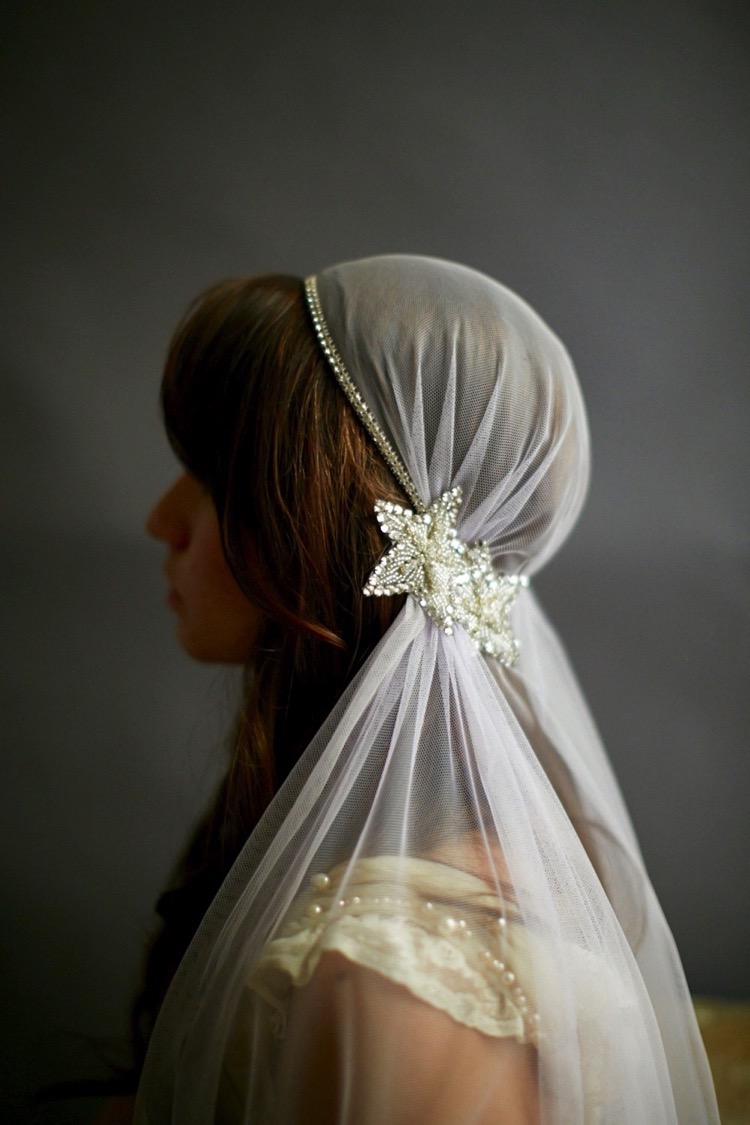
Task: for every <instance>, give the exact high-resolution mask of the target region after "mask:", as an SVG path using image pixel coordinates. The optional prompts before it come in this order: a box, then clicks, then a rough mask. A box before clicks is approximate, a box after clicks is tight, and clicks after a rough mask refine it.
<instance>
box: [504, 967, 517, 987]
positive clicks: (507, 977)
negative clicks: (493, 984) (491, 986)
mask: <svg viewBox="0 0 750 1125" xmlns="http://www.w3.org/2000/svg"><path fill="white" fill-rule="evenodd" d="M515 979H516V974H515V973H512V972H511V971H510V969H508V970H507V971H506V972H504V973H503V980H504V981H505V983H506V984H513V982H514V981H515Z"/></svg>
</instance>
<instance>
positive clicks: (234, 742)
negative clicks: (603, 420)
mask: <svg viewBox="0 0 750 1125" xmlns="http://www.w3.org/2000/svg"><path fill="white" fill-rule="evenodd" d="M162 407H163V413H164V419H165V424H166V429H167V434H168V437H169V440H170V442H171V444H172V447H173V449H174V450H175V452H176V454H177V456H178V458H179V459H180V462H181V464H182V466H183V471H182V472H181V474H180V475H179V477H178V478H177V480H176V481H175V483H174V484H173V485H172V486H171V487H170V488H169V489H168V491H167V492H166V493H165V494H164V495H163V496H162V498H161V499H160V500H159V501H158V502H157V504H156V505H155V507H154V509H153V511H152V512H151V515H150V516H149V519H148V530H149V531H150V533H151V534H152V535H154V536H155V537H156V538H157V539H158V540H160V541H162V542H163V543H164V544H165V546H166V558H165V573H166V577H167V582H168V600H169V603H170V606H171V608H172V610H173V611H174V614H175V620H176V629H177V638H178V640H179V642H180V643H181V644H182V646H183V647H184V649H185V650H186V651H187V652H188V653H189V654H190V655H191V656H193V657H195V658H196V659H198V660H205V661H216V662H221V663H230V664H239V665H242V666H243V667H244V689H243V698H242V704H241V707H240V709H239V712H238V715H237V717H236V721H235V725H234V728H233V731H232V735H231V754H230V760H229V763H228V768H227V772H226V776H225V777H224V780H223V782H222V784H221V786H220V788H219V791H218V793H217V794H216V799H215V801H214V803H213V805H212V807H211V808H210V809H209V810H208V812H207V815H206V817H205V818H204V820H203V821H202V822H201V824H200V825H199V826H198V828H197V830H196V831H195V834H194V836H193V838H192V839H191V841H190V843H189V846H188V848H187V850H186V852H185V855H184V856H183V859H182V861H181V864H180V866H179V869H178V871H177V872H176V875H175V879H174V881H173V883H172V884H171V885H170V887H169V888H167V889H166V890H165V892H164V894H163V895H162V897H161V899H160V901H159V906H158V910H159V914H160V916H161V921H160V928H159V929H158V930H157V932H156V934H155V937H154V939H153V942H152V944H151V946H150V949H149V951H148V955H147V959H146V964H145V974H144V981H143V987H142V990H141V993H140V995H139V998H138V1001H137V1003H136V1007H135V1012H134V1027H135V1037H136V1042H137V1045H138V1053H139V1057H138V1071H139V1074H140V1081H139V1087H138V1095H137V1101H136V1108H135V1120H136V1122H139V1123H144V1125H145V1123H149V1125H154V1123H161V1122H167V1121H173V1122H176V1123H179V1125H183V1123H184V1125H190V1123H196V1125H205V1123H207V1122H212V1121H216V1122H222V1123H226V1125H235V1123H240V1122H263V1123H265V1122H269V1123H271V1122H273V1123H288V1125H291V1123H296V1122H318V1123H321V1125H322V1123H334V1122H338V1123H350V1125H380V1123H389V1125H392V1123H395V1125H400V1123H403V1125H406V1123H409V1125H422V1123H425V1125H426V1123H430V1125H450V1123H461V1125H469V1123H476V1125H489V1123H490V1122H499V1123H503V1125H514V1123H533V1122H544V1123H545V1125H546V1123H554V1125H562V1123H565V1125H569V1123H576V1122H585V1123H594V1122H596V1123H599V1122H618V1123H626V1122H627V1123H641V1122H643V1123H646V1122H648V1123H649V1125H652V1123H653V1125H656V1123H661V1122H665V1123H666V1122H678V1121H679V1122H680V1123H686V1122H695V1123H696V1125H698V1123H701V1125H704V1123H706V1122H710V1121H718V1114H717V1111H716V1103H715V1099H714V1095H713V1088H712V1084H711V1078H710V1073H709V1070H708V1066H707V1063H706V1059H705V1055H704V1052H703V1048H702V1045H701V1041H700V1037H699V1034H698V1030H697V1027H696V1024H695V1020H694V1016H693V1013H692V1006H691V1002H690V996H689V993H688V989H687V985H686V983H685V978H684V974H683V971H682V966H681V964H680V960H679V956H678V954H677V952H676V950H675V947H674V943H673V941H672V938H671V935H670V932H669V929H668V927H667V924H666V922H665V920H664V918H663V915H662V913H661V910H660V908H659V904H658V902H657V900H656V897H655V894H654V892H653V889H652V887H651V884H650V882H649V880H648V876H647V874H646V872H645V869H644V866H643V861H642V859H641V856H640V852H639V850H638V846H637V843H636V840H635V836H634V833H633V830H632V827H631V824H630V821H629V818H628V815H627V812H626V809H625V807H624V804H623V801H622V798H621V796H620V793H619V790H618V787H617V784H616V781H615V779H614V777H613V774H612V772H611V769H610V766H609V764H608V760H607V758H606V754H605V752H604V750H603V748H602V746H601V743H600V740H599V737H598V734H597V732H596V729H595V727H594V724H593V722H592V720H591V717H590V715H589V712H588V709H587V707H586V704H585V702H584V700H583V698H582V696H581V694H580V691H579V689H578V687H577V684H576V681H575V678H574V676H573V673H572V671H571V669H570V667H569V664H568V662H567V659H566V657H565V654H564V651H563V648H562V646H561V644H560V642H559V640H558V638H557V637H556V635H555V633H554V632H553V630H552V629H551V627H550V625H549V623H548V621H547V619H546V617H545V615H544V612H543V610H542V609H541V607H540V606H539V604H538V603H537V601H536V600H535V597H534V593H533V576H534V574H535V573H536V572H537V571H538V570H539V569H540V567H542V566H543V565H544V564H545V563H546V562H547V561H548V560H549V559H550V558H551V557H552V556H553V555H554V553H555V551H556V550H557V549H558V547H559V546H560V544H561V543H562V542H563V541H564V539H565V538H566V537H567V535H568V533H569V532H570V530H571V528H572V526H573V524H574V523H575V520H576V519H577V516H578V514H579V512H580V509H581V507H582V504H583V501H584V498H585V493H586V488H587V482H588V472H589V442H588V429H587V422H586V416H585V409H584V405H583V401H582V397H581V393H580V389H579V386H578V382H577V379H576V376H575V371H574V369H573V366H572V363H571V361H570V359H569V357H568V355H567V353H566V351H565V349H564V347H563V346H562V344H561V343H560V342H559V340H558V339H557V338H556V337H555V336H554V334H553V333H552V332H551V331H550V329H549V328H548V327H547V326H546V325H545V324H544V322H543V321H542V320H541V319H540V318H539V317H538V316H537V314H536V313H535V312H534V311H533V310H532V309H531V308H529V306H528V305H526V304H525V303H524V302H523V301H522V300H520V299H519V298H518V297H516V296H515V295H514V294H513V293H511V292H510V291H509V290H507V289H506V288H504V287H503V286H501V285H500V284H498V283H497V282H495V281H493V280H491V279H489V278H487V277H485V276H483V275H481V274H479V273H476V272H475V271H472V270H470V269H467V268H465V267H463V266H458V265H454V264H452V263H447V262H442V261H437V260H433V259H428V258H420V257H408V256H387V257H380V258H371V259H366V260H362V261H356V262H349V263H345V264H342V265H339V266H334V267H332V268H330V269H326V270H324V271H323V272H322V273H320V274H318V275H317V276H316V277H314V278H308V279H307V281H306V282H303V281H302V280H300V279H296V278H290V277H286V276H279V275H268V276H260V277H255V278H252V277H251V278H241V279H236V280H232V281H227V282H225V283H222V284H220V285H218V286H216V287H214V288H213V289H210V290H208V291H207V292H206V293H204V294H203V295H202V296H201V297H199V298H198V299H197V300H196V301H195V302H194V303H193V305H192V306H191V307H190V308H189V310H188V312H187V313H186V315H185V317H184V319H183V321H182V322H181V324H180V325H179V327H178V329H177V331H176V333H175V336H174V338H173V340H172V343H171V346H170V349H169V355H168V359H167V363H166V368H165V373H164V377H163V382H162Z"/></svg>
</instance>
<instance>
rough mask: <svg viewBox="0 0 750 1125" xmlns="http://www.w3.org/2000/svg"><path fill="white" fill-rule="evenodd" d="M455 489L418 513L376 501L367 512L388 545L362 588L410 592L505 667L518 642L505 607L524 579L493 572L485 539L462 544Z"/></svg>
mask: <svg viewBox="0 0 750 1125" xmlns="http://www.w3.org/2000/svg"><path fill="white" fill-rule="evenodd" d="M460 506H461V489H460V488H458V487H456V488H453V489H451V490H450V492H444V493H443V495H442V496H441V497H440V499H439V500H435V501H434V503H432V504H431V505H430V506H429V508H427V510H426V511H425V512H424V513H419V512H414V511H412V510H411V509H410V508H404V507H402V506H401V505H400V504H393V503H390V502H389V501H378V503H377V504H376V505H375V514H376V516H377V519H378V523H379V524H380V529H381V531H382V532H383V533H384V534H385V535H387V536H388V538H389V539H390V540H391V544H392V546H391V547H390V548H389V549H388V551H387V552H386V554H385V555H383V557H382V558H381V560H380V562H378V563H377V565H376V566H375V568H374V570H373V571H372V573H371V574H370V576H369V578H368V580H367V584H366V586H365V588H364V593H365V594H367V595H376V596H382V595H387V594H412V595H413V596H414V597H415V598H416V599H417V601H418V602H419V604H420V605H421V606H422V608H423V609H424V610H425V612H426V613H428V614H429V616H430V617H431V618H432V620H433V621H434V622H435V623H436V624H437V625H438V626H439V627H440V628H441V629H442V630H443V631H444V632H445V633H447V634H448V635H450V634H451V633H452V632H453V626H454V625H455V624H459V625H462V626H463V627H464V629H465V630H466V632H467V633H468V634H469V636H470V637H471V639H472V640H473V642H474V644H475V645H476V646H477V648H478V649H479V650H480V651H481V652H484V653H487V655H488V656H494V657H495V658H496V659H497V660H499V661H500V663H501V664H504V665H505V666H506V667H510V666H511V665H512V664H514V663H515V660H516V658H517V656H518V641H517V640H516V638H515V637H514V635H513V630H512V629H511V625H510V619H509V617H510V609H511V606H512V605H513V602H514V601H515V598H516V595H517V593H518V589H519V587H520V586H528V584H529V583H528V579H527V578H525V577H523V576H521V575H517V574H498V573H497V572H496V571H495V570H493V568H492V559H491V558H490V552H489V548H488V547H487V545H486V543H475V544H474V545H473V546H469V545H468V544H466V543H463V542H462V541H461V540H460V539H459V537H458V532H457V530H456V521H457V518H458V511H459V508H460Z"/></svg>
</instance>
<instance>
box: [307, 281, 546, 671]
mask: <svg viewBox="0 0 750 1125" xmlns="http://www.w3.org/2000/svg"><path fill="white" fill-rule="evenodd" d="M305 297H306V299H307V304H308V307H309V309H310V315H311V316H312V322H313V326H314V328H315V333H316V335H317V337H318V342H319V344H320V346H321V348H322V350H323V354H324V355H325V357H326V359H327V360H328V363H329V365H330V367H331V369H332V371H333V373H334V375H335V376H336V381H337V382H338V384H339V386H340V387H341V389H342V391H343V392H344V394H345V395H346V397H347V399H348V401H349V403H350V405H351V407H352V409H353V410H354V412H355V414H356V415H357V417H358V418H359V420H360V422H361V423H362V425H363V426H364V428H365V430H366V431H367V433H368V434H369V435H370V437H371V438H372V440H373V442H374V443H375V446H376V448H377V449H378V451H379V452H380V454H381V456H382V457H383V459H384V461H385V463H386V465H387V466H388V468H389V469H390V470H391V472H392V473H393V476H394V477H395V479H396V480H397V481H398V483H399V484H400V485H401V487H402V488H403V490H404V492H405V493H406V495H407V496H408V497H409V499H410V500H411V502H412V504H413V505H414V508H413V510H412V509H411V508H404V507H402V505H401V504H392V503H391V502H390V501H385V500H379V501H378V502H377V503H376V505H375V514H376V516H377V520H378V523H379V524H380V530H381V531H382V532H383V533H384V534H385V535H387V536H388V538H389V539H390V540H391V546H390V547H389V549H388V550H387V551H386V553H385V554H384V555H383V557H382V558H381V559H380V561H379V562H378V563H377V564H376V566H375V568H374V570H373V571H372V573H371V574H370V576H369V578H368V579H367V584H366V586H365V588H364V591H363V592H364V593H365V594H366V595H367V596H368V597H369V596H371V595H375V596H378V597H380V596H383V595H385V596H388V595H393V594H411V595H412V596H413V597H415V598H416V599H417V601H418V602H419V604H420V605H421V607H422V608H423V609H424V611H425V613H426V614H428V616H429V617H431V618H432V620H433V621H434V622H435V623H436V624H437V625H438V626H439V627H440V628H441V629H442V630H443V632H444V633H446V634H447V635H448V636H450V635H451V634H452V633H453V626H454V625H455V624H459V625H462V626H463V628H464V629H465V630H466V632H467V633H468V634H469V636H470V637H471V639H472V641H473V642H474V644H475V645H476V647H477V648H478V649H479V650H480V652H483V653H486V655H487V656H494V657H495V659H496V660H498V661H499V662H500V663H501V664H503V665H505V667H506V668H510V667H511V666H512V665H513V664H515V662H516V659H517V658H518V641H517V640H516V638H515V636H514V635H513V630H512V628H511V624H510V611H511V607H512V605H513V603H514V601H515V600H516V596H517V594H518V591H519V589H520V588H521V587H523V586H528V584H529V580H528V578H526V577H525V576H522V575H518V574H498V573H497V572H496V571H495V570H494V569H493V566H492V559H491V557H490V551H489V547H488V546H487V544H486V543H481V542H480V543H475V544H474V545H473V546H470V545H469V544H467V543H464V542H462V541H461V540H460V539H459V537H458V531H457V527H456V524H457V520H458V512H459V509H460V507H461V495H462V494H461V489H460V488H459V487H456V488H453V489H451V491H450V492H444V493H443V495H442V496H441V497H440V499H439V500H435V501H434V502H433V503H432V504H430V505H429V507H427V506H425V504H424V503H423V502H422V500H421V498H420V496H419V493H418V492H417V490H416V488H415V487H414V482H413V481H412V479H411V477H410V476H409V472H408V470H407V468H406V466H405V465H404V463H403V461H402V460H401V458H400V457H399V455H398V453H397V452H396V450H395V449H394V448H393V446H392V445H391V443H390V442H389V440H388V438H387V437H386V436H385V434H384V433H383V431H382V429H381V428H380V426H379V425H378V423H377V421H376V419H375V417H374V415H373V413H372V411H371V410H370V408H369V406H368V405H367V403H366V402H365V400H364V399H363V398H362V395H361V394H360V393H359V391H358V390H357V388H356V386H355V385H354V381H353V380H352V377H351V375H350V374H349V372H348V371H347V369H346V366H345V364H344V361H343V359H342V358H341V355H340V353H339V351H338V348H337V347H336V345H335V344H334V342H333V339H332V337H331V333H330V332H329V330H328V325H327V324H326V320H325V317H324V316H323V310H322V308H321V306H320V298H319V296H318V286H317V281H316V279H315V278H314V277H308V278H306V280H305Z"/></svg>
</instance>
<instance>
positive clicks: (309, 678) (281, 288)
mask: <svg viewBox="0 0 750 1125" xmlns="http://www.w3.org/2000/svg"><path fill="white" fill-rule="evenodd" d="M161 402H162V410H163V415H164V423H165V426H166V430H167V434H168V437H169V440H170V443H171V445H172V447H173V449H174V450H175V452H176V454H177V456H178V458H179V459H180V460H181V461H182V463H183V464H184V466H185V467H186V468H187V469H188V471H190V472H191V473H192V474H193V475H194V476H196V477H197V478H198V479H199V480H200V481H202V482H203V483H204V484H205V485H206V486H207V488H208V489H209V490H210V492H211V495H212V497H213V499H214V503H215V505H216V509H217V512H218V514H219V519H220V526H221V530H222V538H223V545H224V550H225V554H226V557H227V560H228V562H229V565H230V567H231V569H232V572H233V574H234V576H235V578H236V580H237V582H238V584H239V585H240V587H241V588H242V589H243V591H244V592H245V593H246V595H247V596H248V597H249V598H250V600H251V601H252V602H254V603H255V604H256V605H257V606H258V607H259V608H260V609H261V610H262V611H263V615H264V616H263V623H262V626H261V631H260V635H259V637H258V641H257V646H256V651H255V652H254V654H253V659H252V661H251V662H250V663H249V664H248V665H247V667H246V669H245V681H244V682H245V686H244V695H243V700H242V705H241V708H240V711H239V714H238V716H237V719H236V723H235V729H234V732H233V736H232V739H231V747H230V749H231V754H230V760H229V766H228V770H227V773H226V776H225V778H224V780H223V782H222V784H221V786H220V789H219V792H218V794H217V796H216V800H215V802H214V804H213V807H212V808H211V809H210V810H209V812H208V815H207V816H206V818H205V819H204V820H203V822H202V823H201V824H200V825H199V826H198V829H197V831H196V832H195V834H194V836H193V838H192V840H191V841H190V843H189V845H188V848H187V850H186V852H185V855H184V856H183V858H182V860H181V862H180V864H179V867H178V870H177V872H176V877H175V881H174V885H173V886H172V887H170V889H169V890H168V891H167V892H165V894H163V895H162V897H161V899H160V900H159V904H158V910H159V913H160V914H161V915H162V918H163V923H162V926H161V929H160V930H159V932H158V933H157V934H156V936H155V938H154V940H153V941H152V943H151V946H150V949H149V951H148V954H147V957H146V963H145V971H144V980H143V988H142V991H141V994H140V995H139V997H138V999H137V1001H136V1004H135V1006H134V1011H133V1027H134V1040H135V1044H136V1054H137V1063H138V1064H140V1062H141V1061H142V1056H143V1053H144V1050H145V1046H146V1044H147V1041H148V1038H149V1035H150V1032H151V1028H152V1026H153V1023H154V1020H155V1018H156V1015H157V1013H158V1009H159V1007H160V1005H161V1002H162V1000H163V997H164V994H165V992H166V989H167V987H168V985H169V982H170V980H171V977H172V975H173V974H174V971H175V969H176V968H177V965H178V964H179V961H180V959H181V957H182V955H183V953H184V951H185V949H186V948H187V945H188V944H189V942H190V939H191V938H192V936H193V934H194V932H195V930H196V928H197V926H198V924H199V922H200V920H201V917H202V915H203V913H204V912H205V910H206V909H207V907H208V905H209V903H210V901H211V899H212V898H213V896H214V894H215V893H216V891H217V890H218V888H219V886H220V884H221V882H222V881H223V878H224V876H225V875H226V873H227V871H228V869H229V867H230V866H231V864H232V862H233V861H234V859H235V858H236V856H237V854H238V852H239V850H240V848H241V847H242V845H243V843H244V842H245V840H246V839H247V837H248V836H249V835H250V832H251V831H252V829H253V828H254V826H255V824H256V823H257V822H258V820H259V818H260V816H261V815H262V814H263V812H264V810H265V809H266V807H267V805H268V804H269V802H270V800H271V799H272V797H273V795H274V793H275V792H276V791H277V789H278V787H279V786H280V784H281V783H282V782H283V780H284V778H285V777H286V776H287V775H288V773H289V772H290V770H291V769H292V768H293V767H294V765H295V763H296V761H297V760H298V758H299V756H300V755H301V753H302V751H303V750H304V748H305V746H306V745H307V743H308V742H309V741H310V739H311V738H312V736H313V734H314V733H315V731H316V730H317V729H318V728H319V727H320V725H321V724H322V722H323V720H324V719H325V717H326V715H327V714H328V713H329V712H330V711H331V709H332V708H333V705H334V703H335V702H336V700H337V699H338V698H339V696H340V695H341V694H342V692H343V690H344V688H345V687H346V685H347V683H348V682H349V680H350V679H351V677H352V676H353V675H354V673H355V672H356V671H357V669H358V668H359V667H360V665H361V664H362V662H363V661H364V660H365V658H366V657H367V656H368V655H369V653H370V652H371V651H372V649H373V648H374V646H375V645H376V644H377V642H378V640H379V639H380V638H381V637H382V635H383V634H384V632H385V631H386V630H387V628H388V626H389V625H390V623H391V621H392V620H393V618H394V617H395V615H396V613H397V612H398V610H399V609H400V607H401V605H402V604H403V600H404V599H403V596H399V597H392V598H366V597H364V596H363V594H362V588H363V586H364V584H365V580H366V578H367V575H368V573H369V571H370V570H371V569H372V567H373V565H374V564H375V562H376V561H377V559H378V557H379V555H380V554H381V553H382V550H383V544H382V538H381V536H380V533H379V530H378V526H377V523H376V521H375V520H374V519H373V506H374V503H375V501H376V499H381V498H382V499H390V500H396V501H401V502H404V497H403V495H402V494H401V492H400V490H399V488H398V486H397V484H396V483H395V481H394V480H393V478H392V477H391V475H390V473H389V471H388V469H387V468H386V466H385V465H384V463H383V461H382V460H381V458H380V456H379V455H378V454H377V453H376V452H375V451H374V449H373V447H372V446H371V444H370V442H369V440H368V439H367V437H366V436H365V434H364V431H363V429H362V427H361V425H360V423H359V422H358V421H357V420H356V418H355V417H354V414H353V413H352V411H351V408H350V407H349V405H348V403H347V401H346V399H345V397H344V396H343V395H342V394H341V392H340V391H339V389H338V387H337V386H336V383H335V381H334V379H333V378H332V376H331V374H330V373H329V372H328V371H327V370H326V367H325V359H324V357H323V355H322V352H321V351H320V349H319V347H318V344H317V341H316V338H315V335H314V331H313V328H312V324H311V321H310V318H309V314H308V311H307V306H306V303H305V299H304V289H303V284H302V282H301V281H300V280H299V279H297V278H293V277H286V276H282V275H267V276H261V277H250V278H239V279H235V280H230V281H225V282H223V283H221V284H219V285H217V286H215V287H214V288H212V289H209V290H208V291H207V292H205V293H204V294H202V295H201V296H200V297H198V299H197V300H196V301H195V302H194V303H193V304H192V305H191V306H190V308H189V309H188V311H187V313H186V315H185V317H184V318H183V320H182V322H181V323H180V324H179V326H178V328H177V330H176V332H175V335H174V337H173V339H172V342H171V344H170V347H169V351H168V355H167V361H166V366H165V370H164V377H163V380H162V389H161Z"/></svg>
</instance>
